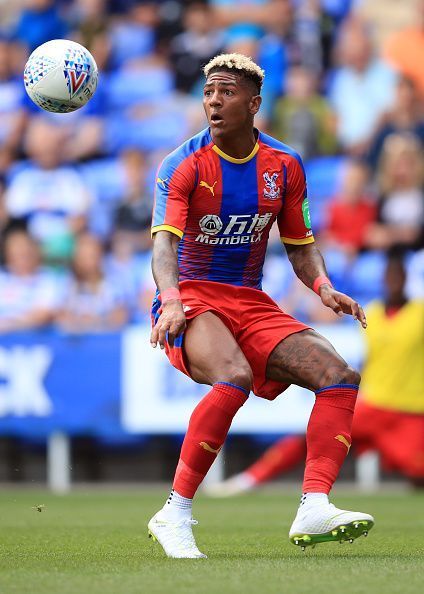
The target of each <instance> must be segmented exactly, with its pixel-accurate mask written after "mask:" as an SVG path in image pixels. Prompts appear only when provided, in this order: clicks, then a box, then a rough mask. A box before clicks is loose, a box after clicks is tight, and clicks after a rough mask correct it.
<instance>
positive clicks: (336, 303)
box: [319, 285, 367, 328]
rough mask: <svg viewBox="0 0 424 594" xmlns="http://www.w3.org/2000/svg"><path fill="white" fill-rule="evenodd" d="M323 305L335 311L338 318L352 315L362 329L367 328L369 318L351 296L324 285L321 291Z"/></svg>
mask: <svg viewBox="0 0 424 594" xmlns="http://www.w3.org/2000/svg"><path fill="white" fill-rule="evenodd" d="M319 294H320V297H321V301H322V302H323V304H324V305H325V306H327V307H329V308H330V309H332V310H333V311H334V313H336V314H337V315H338V316H340V317H343V314H350V315H351V316H353V318H354V319H355V320H358V321H359V322H360V324H361V326H362V328H366V327H367V318H366V317H365V313H364V310H363V309H362V307H361V306H360V305H359V303H357V302H356V301H354V300H353V299H352V298H351V297H349V295H345V294H344V293H340V292H339V291H336V290H335V289H333V288H332V287H330V286H329V285H322V287H321V288H320V290H319Z"/></svg>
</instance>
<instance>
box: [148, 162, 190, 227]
mask: <svg viewBox="0 0 424 594" xmlns="http://www.w3.org/2000/svg"><path fill="white" fill-rule="evenodd" d="M195 180H196V164H195V160H194V157H193V155H189V156H188V157H185V158H184V157H182V158H180V157H178V154H176V153H172V154H171V155H169V156H168V157H166V158H165V160H164V161H163V163H162V164H161V166H160V167H159V170H158V172H157V175H156V180H155V200H154V206H153V219H152V236H153V235H154V234H155V233H157V232H158V231H170V232H171V233H174V234H175V235H178V237H180V238H181V237H182V236H183V234H184V230H185V226H186V221H187V212H188V202H189V197H190V194H191V192H192V191H193V189H194V187H195Z"/></svg>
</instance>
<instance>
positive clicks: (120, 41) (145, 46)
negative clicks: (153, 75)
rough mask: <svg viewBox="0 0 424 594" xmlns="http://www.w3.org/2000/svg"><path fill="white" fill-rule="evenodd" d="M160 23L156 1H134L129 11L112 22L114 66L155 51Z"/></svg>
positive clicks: (145, 56)
mask: <svg viewBox="0 0 424 594" xmlns="http://www.w3.org/2000/svg"><path fill="white" fill-rule="evenodd" d="M157 24H158V7H157V3H156V2H148V1H144V2H132V3H131V4H130V5H129V8H128V10H127V12H126V13H125V14H124V15H122V16H121V18H120V19H118V20H117V21H116V22H112V23H111V27H110V39H111V45H112V49H111V60H112V66H113V68H116V69H119V68H121V67H125V66H126V65H127V64H129V63H131V62H132V61H134V60H138V59H139V58H147V57H149V56H150V55H151V54H153V53H154V50H155V45H156V34H155V29H156V26H157Z"/></svg>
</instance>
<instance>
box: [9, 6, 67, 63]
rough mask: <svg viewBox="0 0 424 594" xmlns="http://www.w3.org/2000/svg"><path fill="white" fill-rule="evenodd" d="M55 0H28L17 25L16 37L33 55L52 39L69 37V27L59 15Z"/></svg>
mask: <svg viewBox="0 0 424 594" xmlns="http://www.w3.org/2000/svg"><path fill="white" fill-rule="evenodd" d="M55 4H56V3H55V0H26V2H25V6H26V7H25V8H24V9H23V10H22V12H21V14H20V16H19V20H18V23H17V25H16V31H15V37H16V39H17V40H18V41H20V42H21V43H23V44H24V45H25V46H26V47H27V49H28V52H29V53H31V52H32V51H33V50H35V48H36V47H38V46H39V45H41V44H42V43H45V42H46V41H50V40H51V39H63V38H66V37H67V33H68V25H67V24H66V22H65V20H64V19H63V18H62V17H61V15H60V14H59V11H58V9H57V7H56V5H55Z"/></svg>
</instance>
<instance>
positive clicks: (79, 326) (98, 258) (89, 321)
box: [57, 233, 131, 333]
mask: <svg viewBox="0 0 424 594" xmlns="http://www.w3.org/2000/svg"><path fill="white" fill-rule="evenodd" d="M130 305H131V304H129V303H127V300H126V294H125V290H124V288H122V287H121V286H120V285H119V284H118V283H117V282H116V279H115V282H114V281H113V280H112V279H111V278H109V277H108V276H107V275H106V274H105V273H104V269H103V248H102V245H101V243H100V241H99V240H98V239H97V238H96V237H95V236H94V235H90V234H89V233H83V234H82V235H80V236H79V237H78V239H77V242H76V246H75V253H74V257H73V262H72V276H71V278H70V280H69V285H68V287H67V289H66V301H65V302H64V304H63V306H62V309H61V311H60V312H59V315H58V318H57V321H58V324H59V326H61V327H62V329H63V330H65V331H66V332H72V333H82V332H105V331H113V330H117V329H119V328H121V327H122V326H123V325H124V324H125V323H126V322H127V321H128V318H129V310H130Z"/></svg>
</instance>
